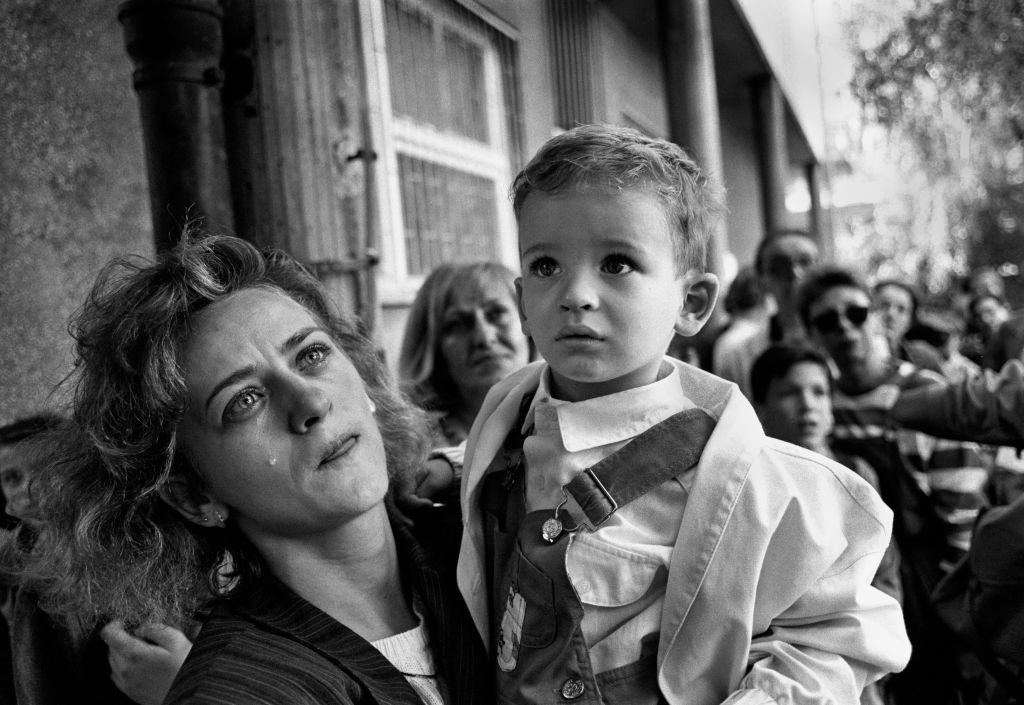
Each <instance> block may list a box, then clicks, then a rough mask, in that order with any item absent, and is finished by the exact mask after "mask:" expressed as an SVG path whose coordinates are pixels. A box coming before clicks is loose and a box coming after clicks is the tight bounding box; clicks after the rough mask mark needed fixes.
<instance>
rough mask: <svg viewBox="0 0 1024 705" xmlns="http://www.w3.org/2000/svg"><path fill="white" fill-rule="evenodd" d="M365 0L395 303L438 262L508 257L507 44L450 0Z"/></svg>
mask: <svg viewBox="0 0 1024 705" xmlns="http://www.w3.org/2000/svg"><path fill="white" fill-rule="evenodd" d="M363 7H364V9H367V10H368V12H369V15H370V18H369V27H368V28H367V33H368V35H369V36H370V37H371V41H370V45H371V46H370V56H371V61H369V62H368V66H369V71H368V74H369V79H370V89H369V93H370V96H371V99H376V100H378V101H379V105H377V106H375V111H374V112H375V113H376V118H377V119H376V120H375V122H376V129H377V130H378V134H377V136H376V137H377V139H375V142H376V143H377V144H378V145H380V152H381V154H380V155H379V157H380V166H381V168H380V169H379V172H378V173H379V174H380V178H379V179H378V180H377V181H378V184H377V187H378V196H379V201H380V221H381V225H382V238H381V239H382V243H381V245H382V255H383V261H382V269H383V273H384V281H382V282H381V294H382V298H384V299H385V301H386V300H388V299H390V300H391V301H392V302H393V303H401V302H402V301H403V300H404V301H406V302H407V301H408V299H409V298H410V297H411V295H412V293H413V292H415V290H416V287H417V286H418V285H419V283H420V282H421V281H422V278H423V276H425V275H426V274H428V273H429V272H430V270H431V269H433V268H434V267H435V266H437V265H439V264H441V263H444V262H453V261H460V260H463V261H465V260H479V259H496V260H500V261H505V262H509V261H512V260H514V258H515V244H514V224H513V218H512V213H511V207H510V206H509V204H508V198H507V190H508V184H509V181H510V180H511V177H512V170H513V168H514V167H516V166H518V162H517V160H518V153H519V147H518V145H519V129H518V123H519V117H518V109H517V101H515V100H514V98H513V97H514V96H515V95H516V91H515V79H514V76H515V65H514V60H515V59H514V49H515V45H514V40H513V39H512V38H511V37H510V35H509V34H508V33H507V32H501V31H498V30H497V29H496V28H495V27H494V26H493V25H492V24H489V23H487V22H485V21H484V20H483V19H482V18H481V17H479V16H478V15H477V14H475V13H473V12H471V11H470V10H468V9H467V8H466V7H464V6H463V5H461V4H459V3H456V2H454V0H365V2H364V5H363ZM365 27H366V24H365V23H364V28H365Z"/></svg>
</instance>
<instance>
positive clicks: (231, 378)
mask: <svg viewBox="0 0 1024 705" xmlns="http://www.w3.org/2000/svg"><path fill="white" fill-rule="evenodd" d="M255 371H256V365H246V366H245V367H242V368H240V369H237V370H235V371H234V372H232V373H231V374H229V375H228V376H227V377H225V378H224V379H222V380H221V381H220V382H218V383H217V384H215V385H214V387H213V389H212V390H211V391H210V396H208V397H206V406H205V409H206V410H207V411H209V409H210V404H211V403H212V402H213V398H214V397H215V396H217V395H218V394H220V392H221V390H222V389H224V388H225V387H228V386H230V385H232V384H234V383H235V382H238V381H240V380H242V379H245V378H246V377H248V376H249V375H251V374H252V373H253V372H255Z"/></svg>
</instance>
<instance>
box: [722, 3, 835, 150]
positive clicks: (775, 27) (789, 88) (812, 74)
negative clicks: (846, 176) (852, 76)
mask: <svg viewBox="0 0 1024 705" xmlns="http://www.w3.org/2000/svg"><path fill="white" fill-rule="evenodd" d="M734 2H736V4H737V5H738V6H739V7H740V9H741V11H742V12H743V14H744V16H745V17H746V20H747V22H748V23H749V24H750V28H751V30H753V33H754V36H755V37H756V38H757V42H758V44H759V45H760V46H761V50H762V51H763V52H764V55H765V58H766V59H767V60H768V65H769V66H771V68H772V73H773V74H774V75H775V78H776V80H778V82H779V86H780V87H781V88H782V92H783V93H784V94H785V96H786V99H787V100H788V101H789V105H790V107H791V108H792V110H793V113H794V115H795V116H796V119H797V121H798V122H799V123H800V127H801V129H802V131H803V133H804V136H805V137H806V138H807V141H808V143H809V144H810V147H811V149H812V150H813V151H814V153H815V154H816V155H818V156H819V157H823V156H824V154H825V125H824V121H823V119H822V107H821V81H820V76H819V75H818V66H819V63H820V62H819V54H818V47H817V41H818V37H817V31H818V30H817V28H816V25H815V21H816V19H817V18H816V16H815V2H814V0H734Z"/></svg>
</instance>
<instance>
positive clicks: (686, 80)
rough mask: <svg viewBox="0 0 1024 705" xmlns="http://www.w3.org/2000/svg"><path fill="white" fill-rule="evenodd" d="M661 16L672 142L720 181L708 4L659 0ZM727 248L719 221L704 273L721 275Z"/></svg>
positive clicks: (702, 0) (719, 139) (692, 0)
mask: <svg viewBox="0 0 1024 705" xmlns="http://www.w3.org/2000/svg"><path fill="white" fill-rule="evenodd" d="M660 12H661V16H662V19H663V21H662V23H661V25H662V28H663V29H662V31H663V32H664V34H663V35H662V36H663V48H664V53H665V75H666V79H667V83H668V85H667V87H666V88H667V94H668V95H667V97H668V109H669V129H670V130H671V136H672V140H673V141H674V142H676V143H677V144H679V145H681V146H682V147H684V148H685V149H686V150H687V151H688V152H689V153H690V154H691V155H692V156H693V157H694V158H695V159H696V160H697V162H698V163H699V164H700V165H701V166H702V167H703V168H704V169H705V170H707V171H708V172H710V173H711V174H713V175H714V177H715V178H717V179H719V180H721V178H722V172H723V165H722V127H721V122H720V120H719V113H718V89H717V82H716V78H715V59H714V54H713V51H712V41H711V15H710V11H709V9H708V0H662V2H661V6H660ZM728 249H729V246H728V239H727V234H726V231H725V224H724V222H723V223H722V224H720V226H719V229H718V231H717V232H716V233H715V234H714V235H713V236H712V240H711V242H710V243H709V247H708V269H709V271H712V272H715V273H717V274H721V273H722V269H723V267H722V261H723V254H724V253H725V252H726V251H727V250H728Z"/></svg>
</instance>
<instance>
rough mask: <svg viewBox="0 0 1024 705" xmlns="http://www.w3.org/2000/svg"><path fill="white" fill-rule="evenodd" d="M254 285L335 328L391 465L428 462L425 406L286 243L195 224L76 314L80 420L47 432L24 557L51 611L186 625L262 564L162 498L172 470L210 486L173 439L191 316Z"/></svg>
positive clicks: (118, 263) (83, 618)
mask: <svg viewBox="0 0 1024 705" xmlns="http://www.w3.org/2000/svg"><path fill="white" fill-rule="evenodd" d="M253 287H259V288H272V289H276V290H279V291H281V292H283V293H284V294H286V295H287V296H289V297H290V298H292V299H293V300H295V301H296V302H298V303H299V304H301V305H302V306H304V307H305V308H306V309H307V310H309V311H310V313H311V314H312V315H313V316H314V317H315V318H316V319H317V320H319V321H320V322H321V323H322V324H323V325H324V326H325V328H326V329H327V330H329V331H330V332H331V334H332V336H333V338H334V339H335V341H336V342H337V344H338V345H339V346H340V348H341V349H342V350H343V351H344V352H345V354H346V355H347V356H348V358H349V359H350V360H351V361H352V363H353V365H354V366H355V367H356V369H357V370H358V371H359V373H360V375H361V376H362V379H363V381H364V383H365V384H366V389H367V393H368V394H369V396H370V398H371V399H372V400H373V402H374V404H375V405H376V408H377V411H376V419H377V423H378V425H379V427H380V430H381V435H382V437H383V439H384V446H385V451H386V454H387V463H388V472H389V474H390V476H391V477H392V478H394V477H396V476H401V475H403V474H405V473H409V472H411V471H412V470H413V469H414V468H415V467H416V466H418V465H419V464H420V463H421V462H422V461H423V458H424V457H425V451H426V443H427V441H426V434H425V430H424V429H425V420H424V418H423V415H422V412H420V411H419V410H417V409H416V408H415V407H413V406H412V405H411V404H409V403H408V402H407V401H406V400H405V399H404V397H402V396H401V395H400V394H399V393H397V392H396V391H395V390H394V387H393V385H392V382H391V380H390V378H389V375H388V373H387V370H386V368H385V366H384V364H383V363H382V361H381V358H380V356H379V354H378V352H377V350H376V349H375V348H374V346H373V344H372V343H371V342H370V341H369V340H368V339H367V338H366V337H364V336H363V335H362V334H360V333H359V332H358V330H357V328H356V326H355V325H354V324H353V323H352V322H350V321H348V320H346V319H345V318H344V317H343V316H341V315H340V313H339V311H338V310H337V309H336V308H335V307H334V306H332V304H331V302H330V300H329V299H328V297H327V295H326V293H325V291H324V289H323V287H322V286H321V285H320V283H319V282H318V281H317V280H316V278H315V277H314V276H313V275H312V274H311V273H310V272H309V271H308V270H306V269H305V268H304V267H303V266H302V265H300V264H299V263H298V262H296V261H295V260H294V259H292V258H291V257H290V256H288V255H287V254H285V253H283V252H280V251H265V252H261V251H260V250H258V249H257V248H255V247H254V246H253V245H251V244H250V243H248V242H246V241H244V240H241V239H238V238H234V237H226V236H209V237H202V236H201V235H199V234H197V233H194V232H186V233H185V234H184V235H183V237H182V239H181V241H180V242H179V244H178V245H177V246H176V247H175V248H174V249H173V250H170V251H168V252H166V253H164V254H162V255H161V256H160V257H159V258H158V259H157V261H156V262H155V263H150V262H146V261H144V260H141V259H138V258H132V259H121V260H115V261H114V262H111V263H110V264H109V265H107V267H105V268H104V270H103V271H102V273H101V274H100V276H99V277H98V279H97V281H96V284H95V285H94V287H93V289H92V292H91V293H90V295H89V297H88V300H87V302H86V303H85V305H84V306H83V308H82V309H81V310H80V311H79V313H78V314H77V315H76V317H75V319H74V321H73V323H72V325H71V333H72V335H73V336H74V338H75V340H76V342H77V348H76V351H77V356H76V361H75V368H74V370H73V371H72V373H71V375H70V379H71V380H72V381H73V384H74V401H73V410H72V414H71V420H70V421H69V422H68V423H67V424H66V425H65V426H63V427H61V428H60V429H58V430H57V431H56V432H54V433H53V437H52V442H51V449H50V452H49V454H48V455H49V457H48V459H47V460H48V466H47V467H46V469H45V470H44V471H42V472H40V473H38V477H37V478H36V482H35V484H34V485H33V492H34V493H35V496H36V497H37V498H38V501H39V503H40V508H41V511H42V514H43V519H44V522H43V527H42V528H41V529H40V532H39V535H38V537H36V540H35V543H34V545H33V548H32V550H31V551H29V552H27V553H26V554H25V555H24V556H22V558H21V566H20V570H21V574H22V576H23V579H24V580H25V581H26V584H27V585H28V586H29V587H30V588H31V589H33V590H35V591H36V592H37V593H38V594H39V596H40V602H41V605H42V606H43V608H44V609H46V610H47V611H50V612H52V613H54V614H59V615H62V616H64V617H65V618H66V621H68V623H69V625H70V626H71V627H72V628H73V629H76V630H79V629H80V630H87V629H89V628H91V627H92V626H93V625H95V624H96V623H98V622H99V621H100V620H104V619H114V618H117V619H123V620H124V621H125V622H126V623H127V624H129V625H133V624H139V623H142V622H146V621H157V622H164V623H168V624H182V623H183V620H184V619H186V618H189V617H191V615H192V614H193V612H194V611H195V609H196V608H197V606H198V605H199V604H201V603H202V602H203V601H204V600H206V599H208V598H209V597H210V596H211V594H225V593H235V592H237V591H239V590H244V589H245V588H246V586H247V585H248V584H249V583H250V582H251V580H252V579H253V578H254V577H255V576H256V575H258V574H259V571H260V566H261V561H260V558H259V556H258V555H257V554H256V553H255V550H254V549H253V548H252V546H251V545H250V544H249V543H248V542H247V541H246V540H245V538H244V537H243V536H242V535H241V533H239V532H238V531H236V530H234V529H233V528H231V526H230V525H229V527H228V529H227V530H214V529H206V528H201V527H198V526H195V525H194V524H192V523H190V522H188V521H187V520H185V519H184V518H183V517H181V516H180V515H179V514H178V513H177V512H176V511H175V510H174V509H172V508H171V507H170V506H169V505H168V504H167V503H166V502H165V501H164V500H163V499H162V497H161V489H162V488H163V487H164V486H165V484H166V483H167V481H168V478H169V477H170V476H171V474H172V473H176V474H180V475H181V476H182V477H184V478H185V479H186V481H187V482H189V483H194V487H195V488H196V489H199V488H200V487H201V481H200V478H199V475H198V474H197V472H196V471H195V469H194V468H193V467H192V465H191V463H190V462H189V460H188V458H187V457H186V455H187V454H186V453H184V452H182V450H181V448H179V446H178V438H177V428H178V423H179V421H180V420H181V418H182V415H183V413H184V412H185V408H186V404H187V388H186V383H185V379H184V378H183V373H182V367H181V362H180V361H181V354H182V350H183V347H184V345H185V343H186V342H187V340H188V338H189V335H190V333H191V331H192V328H193V325H194V323H195V318H196V314H198V313H199V312H200V311H202V310H203V309H205V308H206V307H207V306H209V305H210V304H212V303H214V302H217V301H220V300H223V299H225V298H227V297H228V296H230V295H231V294H233V293H235V292H237V291H240V290H242V289H248V288H253ZM226 570H228V571H229V575H227V576H226V575H225V571H226ZM225 586H230V587H225Z"/></svg>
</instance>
